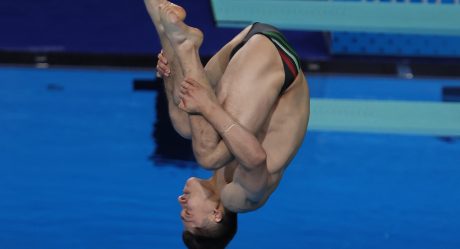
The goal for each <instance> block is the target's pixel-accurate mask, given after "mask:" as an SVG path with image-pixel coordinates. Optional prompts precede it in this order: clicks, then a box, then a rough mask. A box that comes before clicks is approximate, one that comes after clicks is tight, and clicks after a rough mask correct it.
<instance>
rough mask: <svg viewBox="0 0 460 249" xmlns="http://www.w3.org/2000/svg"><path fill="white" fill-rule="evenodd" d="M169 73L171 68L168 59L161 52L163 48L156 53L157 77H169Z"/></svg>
mask: <svg viewBox="0 0 460 249" xmlns="http://www.w3.org/2000/svg"><path fill="white" fill-rule="evenodd" d="M170 75H171V69H170V68H169V65H168V59H166V56H165V54H164V52H163V49H162V50H161V52H160V53H159V54H158V62H157V77H159V78H164V77H169V76H170Z"/></svg>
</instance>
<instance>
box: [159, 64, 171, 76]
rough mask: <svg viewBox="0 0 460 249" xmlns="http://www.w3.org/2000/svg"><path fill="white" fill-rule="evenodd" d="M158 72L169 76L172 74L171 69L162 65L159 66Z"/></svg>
mask: <svg viewBox="0 0 460 249" xmlns="http://www.w3.org/2000/svg"><path fill="white" fill-rule="evenodd" d="M157 70H158V71H160V72H161V73H162V74H164V75H167V76H169V74H170V73H171V71H170V70H169V67H167V66H165V65H162V64H158V66H157Z"/></svg>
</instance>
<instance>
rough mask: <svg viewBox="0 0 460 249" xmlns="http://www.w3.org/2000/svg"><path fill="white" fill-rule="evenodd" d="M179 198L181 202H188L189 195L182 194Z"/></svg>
mask: <svg viewBox="0 0 460 249" xmlns="http://www.w3.org/2000/svg"><path fill="white" fill-rule="evenodd" d="M177 200H178V201H179V203H180V204H186V203H187V197H185V195H180V196H179V197H178V198H177Z"/></svg>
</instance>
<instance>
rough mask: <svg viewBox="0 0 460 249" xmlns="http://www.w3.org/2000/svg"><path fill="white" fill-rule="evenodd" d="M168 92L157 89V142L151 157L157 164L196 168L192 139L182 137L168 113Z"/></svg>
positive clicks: (154, 134) (154, 127) (155, 125)
mask: <svg viewBox="0 0 460 249" xmlns="http://www.w3.org/2000/svg"><path fill="white" fill-rule="evenodd" d="M167 106H168V105H167V99H166V93H165V91H164V89H157V97H156V105H155V108H156V113H157V117H156V120H155V124H154V125H153V131H152V138H153V140H154V143H155V144H157V147H156V149H155V151H154V152H153V153H152V156H151V157H150V158H151V160H152V161H153V162H154V165H155V166H171V165H173V166H174V167H179V168H187V167H192V168H196V167H198V165H197V164H196V163H195V157H194V156H193V150H192V143H191V140H187V139H184V138H182V137H181V136H180V135H179V134H178V133H177V132H176V131H175V130H174V128H173V126H172V123H171V119H170V118H169V114H168V107H167Z"/></svg>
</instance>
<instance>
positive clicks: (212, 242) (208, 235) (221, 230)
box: [182, 210, 238, 249]
mask: <svg viewBox="0 0 460 249" xmlns="http://www.w3.org/2000/svg"><path fill="white" fill-rule="evenodd" d="M237 223H238V219H237V214H236V213H234V212H231V211H228V210H225V213H224V216H223V217H222V221H221V222H219V223H218V224H217V226H215V227H213V228H212V229H209V230H206V231H203V232H200V234H199V235H198V234H193V233H191V232H189V231H187V230H185V231H184V232H183V233H182V240H183V241H184V244H185V245H186V246H187V248H189V249H224V248H225V247H226V246H227V245H228V243H230V241H231V240H232V239H233V237H234V236H235V233H236V230H237Z"/></svg>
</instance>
